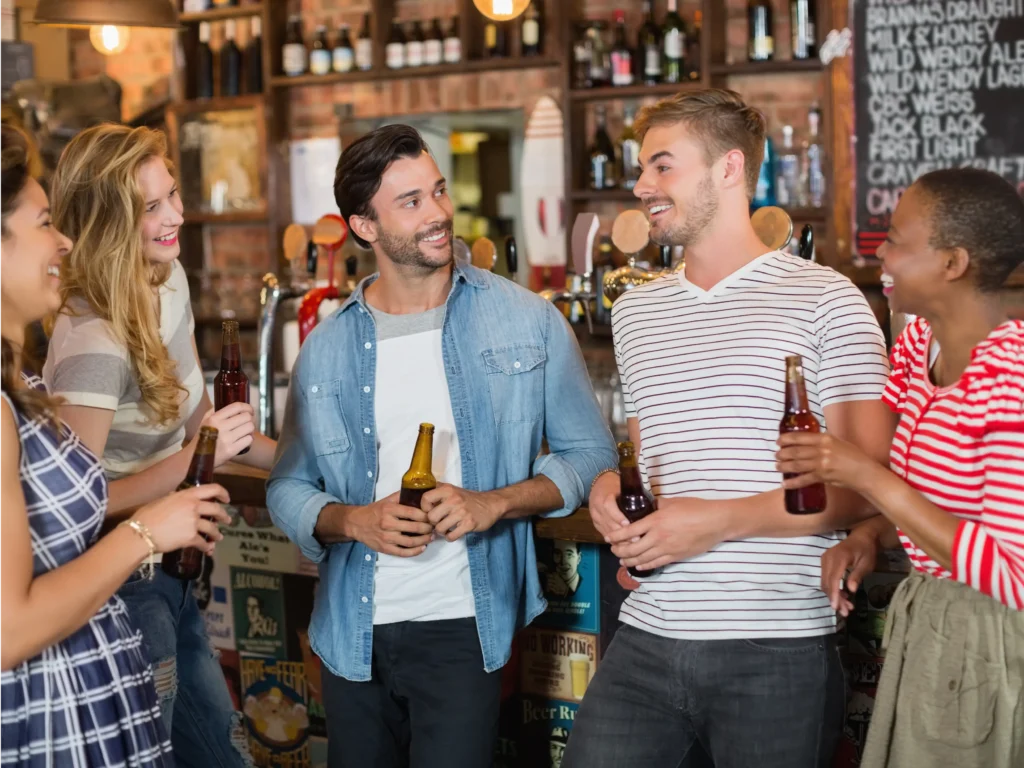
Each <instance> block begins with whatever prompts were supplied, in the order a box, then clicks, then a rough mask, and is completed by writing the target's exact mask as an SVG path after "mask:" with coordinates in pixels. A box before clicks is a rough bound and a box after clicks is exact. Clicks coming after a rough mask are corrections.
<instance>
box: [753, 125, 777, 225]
mask: <svg viewBox="0 0 1024 768" xmlns="http://www.w3.org/2000/svg"><path fill="white" fill-rule="evenodd" d="M775 199H776V198H775V144H774V143H773V142H772V139H771V137H770V136H765V138H764V159H763V160H762V161H761V168H760V170H759V171H758V174H757V186H756V187H755V189H754V199H753V201H751V207H752V208H762V207H764V206H766V205H775Z"/></svg>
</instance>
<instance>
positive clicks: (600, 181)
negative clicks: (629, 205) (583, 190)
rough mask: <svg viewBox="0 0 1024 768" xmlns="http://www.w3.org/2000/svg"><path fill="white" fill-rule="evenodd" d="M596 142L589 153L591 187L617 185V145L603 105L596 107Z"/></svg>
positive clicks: (606, 187)
mask: <svg viewBox="0 0 1024 768" xmlns="http://www.w3.org/2000/svg"><path fill="white" fill-rule="evenodd" d="M594 117H595V126H594V142H593V144H591V146H590V152H589V153H588V175H589V177H590V178H589V182H590V188H591V189H596V190H601V189H611V188H612V187H614V186H615V145H613V144H612V140H611V138H610V137H609V136H608V128H607V126H606V111H605V107H604V106H603V105H601V106H598V107H596V108H595V109H594Z"/></svg>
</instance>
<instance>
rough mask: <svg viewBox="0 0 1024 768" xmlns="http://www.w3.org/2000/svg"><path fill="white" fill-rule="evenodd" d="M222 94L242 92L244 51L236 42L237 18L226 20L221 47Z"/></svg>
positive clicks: (232, 94) (233, 94)
mask: <svg viewBox="0 0 1024 768" xmlns="http://www.w3.org/2000/svg"><path fill="white" fill-rule="evenodd" d="M219 56H220V95H221V96H238V95H239V94H240V93H241V92H242V52H241V51H240V50H238V44H237V43H236V42H235V20H234V19H228V20H227V21H225V22H224V44H223V45H221V47H220V54H219Z"/></svg>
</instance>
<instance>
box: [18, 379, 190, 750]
mask: <svg viewBox="0 0 1024 768" xmlns="http://www.w3.org/2000/svg"><path fill="white" fill-rule="evenodd" d="M29 383H30V384H32V385H35V386H38V385H39V384H41V382H40V381H39V380H38V379H33V380H30V382H29ZM3 399H4V400H5V401H6V402H7V404H8V405H9V406H10V407H11V410H12V411H14V414H15V418H16V420H17V423H18V436H19V437H20V439H21V488H22V492H23V493H24V494H25V506H26V509H27V510H28V522H29V528H30V531H31V536H32V561H33V568H32V572H33V575H34V576H37V577H38V576H41V575H42V574H44V573H46V572H47V571H51V570H53V569H54V568H58V567H60V566H62V565H64V564H65V563H69V562H71V561H72V560H74V559H75V558H76V557H78V556H79V555H81V554H82V553H83V552H85V550H86V549H88V548H89V547H90V546H92V545H93V544H94V543H95V542H96V540H97V538H98V537H99V532H100V526H101V524H102V523H103V516H104V513H105V512H106V508H107V481H106V478H105V477H104V475H103V469H102V468H101V467H100V464H99V462H98V461H97V460H96V457H95V456H93V454H92V453H90V452H89V450H88V449H87V448H86V447H85V446H84V445H83V444H82V443H81V441H80V440H79V438H78V436H77V435H74V434H73V433H72V434H70V435H68V434H65V435H63V436H61V435H58V434H57V432H56V431H55V430H54V429H53V427H51V426H50V425H48V424H47V423H45V422H43V421H41V420H39V419H27V418H25V417H24V416H22V414H20V413H19V412H18V411H17V409H16V408H15V407H14V404H13V403H12V402H11V400H10V399H9V398H8V397H7V394H6V393H4V394H3ZM141 642H142V635H141V633H140V632H139V631H138V630H136V629H135V628H134V627H132V626H131V624H130V623H129V621H128V616H127V613H126V611H125V607H124V603H122V602H121V600H120V599H119V598H117V597H116V596H115V597H112V598H110V600H108V601H107V603H106V605H104V606H103V607H102V608H101V609H100V610H99V612H98V613H97V614H96V615H95V616H93V617H92V618H91V619H90V620H89V623H88V624H86V625H85V626H84V627H82V628H81V629H79V630H78V631H76V632H75V633H73V634H72V635H71V636H70V637H68V638H66V639H65V640H62V641H60V642H59V643H56V644H55V645H51V646H50V647H48V648H46V649H44V650H43V651H42V653H40V654H39V655H38V656H35V657H34V658H31V659H29V660H28V661H24V662H22V663H21V664H19V665H18V666H17V667H15V668H14V669H12V670H9V671H5V672H3V673H2V674H0V698H2V702H3V714H2V724H0V764H3V765H17V766H25V768H44V767H45V768H64V766H68V768H91V767H92V766H104V768H106V767H107V766H117V767H120V766H125V768H128V767H134V766H145V767H146V768H163V767H164V766H167V767H168V768H170V767H171V766H173V765H174V760H173V758H172V757H171V744H170V741H169V739H168V738H167V734H166V733H165V728H164V725H163V721H162V720H161V719H160V707H159V704H158V702H157V696H156V690H155V689H154V687H153V673H152V671H151V670H150V667H149V665H148V664H147V663H146V661H145V659H144V658H143V656H142V652H141V650H140V647H139V646H140V644H141Z"/></svg>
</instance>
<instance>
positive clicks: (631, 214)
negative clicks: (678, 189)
mask: <svg viewBox="0 0 1024 768" xmlns="http://www.w3.org/2000/svg"><path fill="white" fill-rule="evenodd" d="M650 240H651V224H650V222H649V221H648V220H647V216H645V215H644V213H643V211H639V210H636V209H633V210H629V211H623V212H622V213H620V214H619V215H618V216H617V217H616V218H615V223H614V224H612V243H613V244H614V245H615V247H616V248H618V249H619V250H620V251H621V252H622V253H624V254H626V265H625V266H624V267H619V268H618V269H613V270H611V271H609V272H605V273H604V280H603V284H602V286H601V290H602V292H603V293H604V295H605V296H606V297H607V298H608V300H609V301H611V302H612V303H614V302H615V300H616V299H617V298H619V297H620V296H621V295H622V294H624V293H625V292H626V291H628V290H631V289H633V288H636V287H637V286H640V285H644V284H646V283H649V282H651V281H653V280H657V279H658V278H659V277H661V276H662V274H663V272H652V271H650V270H646V269H641V268H640V267H638V266H637V265H636V257H637V255H638V254H639V253H640V252H641V251H642V250H643V249H644V248H646V247H647V244H648V243H649V242H650ZM661 259H662V262H663V267H664V269H666V270H667V269H668V266H670V265H671V263H672V248H671V246H663V247H662V256H661ZM666 259H667V262H668V264H667V265H666V264H665V262H666Z"/></svg>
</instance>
